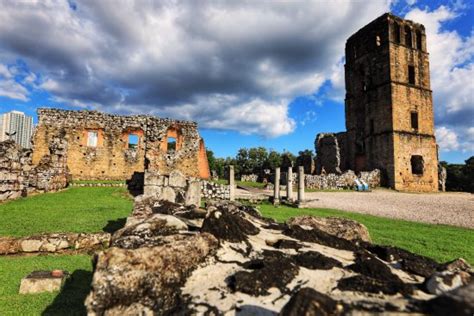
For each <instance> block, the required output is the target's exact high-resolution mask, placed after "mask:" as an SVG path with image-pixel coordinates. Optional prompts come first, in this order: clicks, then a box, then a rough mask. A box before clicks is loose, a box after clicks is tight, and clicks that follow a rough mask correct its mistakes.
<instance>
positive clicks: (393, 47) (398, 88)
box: [343, 13, 438, 192]
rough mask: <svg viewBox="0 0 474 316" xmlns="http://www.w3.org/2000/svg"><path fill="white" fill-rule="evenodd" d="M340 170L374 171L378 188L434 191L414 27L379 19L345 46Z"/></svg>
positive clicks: (421, 39) (424, 67) (431, 142)
mask: <svg viewBox="0 0 474 316" xmlns="http://www.w3.org/2000/svg"><path fill="white" fill-rule="evenodd" d="M345 80H346V100H345V107H346V109H345V111H346V128H347V134H346V135H345V147H346V148H345V150H346V159H345V166H343V167H345V169H352V170H355V171H356V172H357V171H362V170H372V169H375V168H378V169H380V170H381V171H382V175H383V182H384V184H385V185H386V186H389V187H391V188H394V189H396V190H402V191H425V192H429V191H437V189H438V158H437V146H436V140H435V136H434V122H433V102H432V91H431V90H430V70H429V61H428V52H427V50H426V34H425V28H424V26H423V25H421V24H417V23H414V22H412V21H409V20H403V19H401V18H399V17H396V16H394V15H392V14H389V13H387V14H384V15H382V16H381V17H379V18H377V19H376V20H374V21H372V22H371V23H369V24H368V25H366V26H365V27H363V28H362V29H360V30H359V31H358V32H357V33H355V34H354V35H352V36H351V37H350V38H349V39H348V40H347V43H346V65H345Z"/></svg>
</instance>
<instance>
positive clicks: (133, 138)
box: [128, 134, 140, 149]
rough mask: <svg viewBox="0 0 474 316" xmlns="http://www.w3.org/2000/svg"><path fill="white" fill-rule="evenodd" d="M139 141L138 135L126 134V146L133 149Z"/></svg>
mask: <svg viewBox="0 0 474 316" xmlns="http://www.w3.org/2000/svg"><path fill="white" fill-rule="evenodd" d="M139 142H140V137H138V135H135V134H128V148H129V149H135V148H138V144H139Z"/></svg>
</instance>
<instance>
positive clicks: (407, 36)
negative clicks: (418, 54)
mask: <svg viewBox="0 0 474 316" xmlns="http://www.w3.org/2000/svg"><path fill="white" fill-rule="evenodd" d="M405 45H406V46H408V47H413V43H412V36H411V28H410V27H409V26H408V25H407V26H405Z"/></svg>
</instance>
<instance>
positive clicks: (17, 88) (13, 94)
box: [0, 64, 29, 101]
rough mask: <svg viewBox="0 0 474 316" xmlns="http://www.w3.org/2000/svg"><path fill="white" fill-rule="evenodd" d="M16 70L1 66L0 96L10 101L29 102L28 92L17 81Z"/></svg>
mask: <svg viewBox="0 0 474 316" xmlns="http://www.w3.org/2000/svg"><path fill="white" fill-rule="evenodd" d="M14 72H15V71H14V70H13V69H10V68H9V67H7V66H6V65H3V64H0V96H2V97H7V98H10V99H15V100H20V101H28V100H29V99H28V94H29V92H28V90H27V89H26V88H25V87H24V86H22V85H21V84H20V83H18V82H16V81H15V77H14Z"/></svg>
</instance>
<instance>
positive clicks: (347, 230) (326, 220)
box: [288, 216, 370, 242]
mask: <svg viewBox="0 0 474 316" xmlns="http://www.w3.org/2000/svg"><path fill="white" fill-rule="evenodd" d="M288 225H299V226H308V227H311V228H316V229H319V230H322V231H324V232H326V233H328V234H331V235H334V236H337V237H339V238H343V239H347V240H351V241H366V242H370V235H369V231H368V230H367V227H365V226H364V225H362V224H361V223H358V222H356V221H353V220H350V219H346V218H339V217H314V216H298V217H293V218H290V219H289V220H288Z"/></svg>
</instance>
